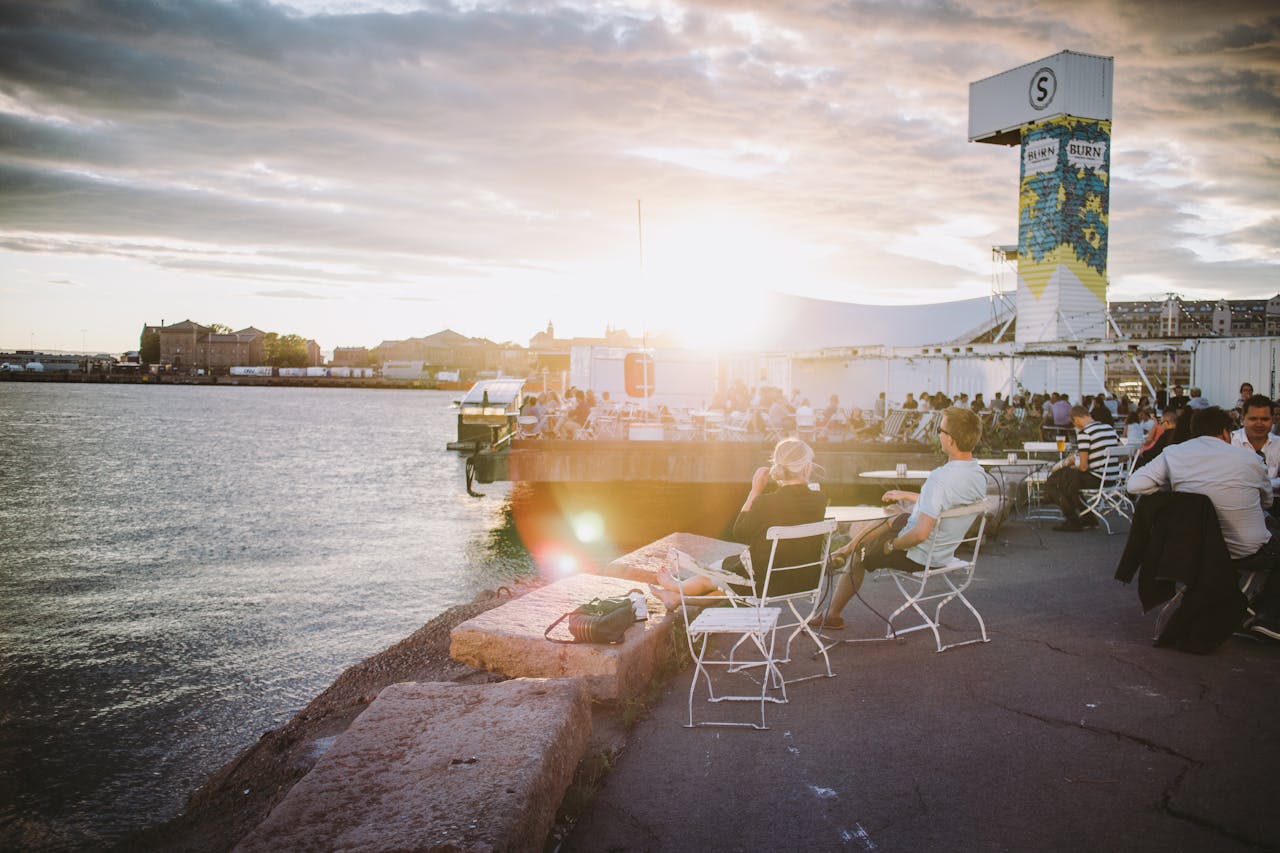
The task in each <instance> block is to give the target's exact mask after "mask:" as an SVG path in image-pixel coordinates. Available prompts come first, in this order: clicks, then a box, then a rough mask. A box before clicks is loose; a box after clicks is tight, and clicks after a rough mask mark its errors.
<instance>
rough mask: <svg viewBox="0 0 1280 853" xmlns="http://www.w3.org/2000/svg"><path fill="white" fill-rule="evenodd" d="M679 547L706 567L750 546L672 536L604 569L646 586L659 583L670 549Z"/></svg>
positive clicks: (624, 556) (698, 537) (685, 536)
mask: <svg viewBox="0 0 1280 853" xmlns="http://www.w3.org/2000/svg"><path fill="white" fill-rule="evenodd" d="M673 547H674V548H679V549H680V550H681V551H684V552H685V553H686V554H689V555H690V556H692V557H693V558H694V559H695V560H697V561H698V562H699V563H702V564H703V565H708V564H710V563H714V562H715V561H716V560H722V559H724V558H725V557H728V556H730V555H731V554H741V553H742V551H743V550H744V549H745V548H746V547H747V546H746V545H742V544H740V543H737V542H726V541H725V540H723V539H712V538H710V537H709V536H699V535H698V534H696V533H672V534H669V535H667V536H664V537H662V538H661V539H659V540H657V541H656V542H650V543H649V544H648V545H645V546H644V547H643V548H638V549H636V550H635V551H632V552H631V553H630V554H623V555H622V556H621V557H619V558H618V559H616V560H614V561H613V562H612V563H610V564H609V565H608V566H606V567H605V569H604V574H606V575H610V576H612V577H618V578H630V579H632V580H637V581H642V582H644V583H654V582H655V581H656V580H657V575H658V569H660V568H662V564H663V562H664V561H665V560H666V558H667V549H668V548H673Z"/></svg>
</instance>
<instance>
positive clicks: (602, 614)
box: [542, 590, 641, 645]
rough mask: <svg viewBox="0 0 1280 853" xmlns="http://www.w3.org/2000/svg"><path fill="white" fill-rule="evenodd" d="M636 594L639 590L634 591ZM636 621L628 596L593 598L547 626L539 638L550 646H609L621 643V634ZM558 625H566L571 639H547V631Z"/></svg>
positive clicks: (632, 603)
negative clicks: (565, 623)
mask: <svg viewBox="0 0 1280 853" xmlns="http://www.w3.org/2000/svg"><path fill="white" fill-rule="evenodd" d="M636 591H637V592H639V590H636ZM639 621H641V620H640V619H637V618H636V612H635V605H634V602H632V600H631V598H630V596H627V595H619V596H615V597H613V598H599V597H597V598H593V599H591V600H590V601H588V602H587V603H586V604H582V605H579V606H578V607H575V608H574V609H573V610H570V611H569V612H568V613H566V614H564V615H563V616H561V617H560V618H559V619H557V620H556V621H554V622H552V623H551V624H550V625H548V626H547V630H545V631H543V632H542V636H543V637H545V638H546V639H548V640H550V641H551V642H553V643H601V644H606V645H612V644H617V643H621V642H622V637H623V634H625V633H626V632H627V629H628V628H630V627H631V625H632V623H635V622H639ZM561 622H567V623H568V628H569V633H570V635H572V637H573V639H572V640H562V639H559V638H558V637H553V636H551V631H552V630H553V629H554V628H555V627H556V626H557V625H559V624H560V623H561Z"/></svg>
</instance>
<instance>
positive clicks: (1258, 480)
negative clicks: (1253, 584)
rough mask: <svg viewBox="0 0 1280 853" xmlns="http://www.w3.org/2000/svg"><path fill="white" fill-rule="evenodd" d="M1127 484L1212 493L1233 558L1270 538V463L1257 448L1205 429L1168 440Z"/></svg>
mask: <svg viewBox="0 0 1280 853" xmlns="http://www.w3.org/2000/svg"><path fill="white" fill-rule="evenodd" d="M1128 488H1129V491H1130V492H1132V493H1133V494H1135V495H1149V494H1151V493H1153V492H1160V491H1170V490H1172V491H1175V492H1191V493H1193V494H1197V495H1204V496H1206V497H1207V498H1209V500H1211V501H1213V508H1214V509H1215V510H1217V513H1218V523H1219V524H1220V525H1221V526H1222V538H1223V539H1225V540H1226V542H1227V550H1228V551H1229V552H1231V557H1232V559H1236V560H1238V559H1240V558H1241V557H1248V556H1249V555H1251V554H1254V553H1256V552H1257V550H1258V549H1259V548H1261V547H1262V546H1263V545H1264V544H1265V543H1266V542H1267V541H1268V540H1270V539H1271V532H1270V531H1269V530H1267V522H1266V518H1265V516H1264V514H1263V512H1262V509H1263V507H1268V506H1271V481H1270V479H1269V478H1268V477H1267V469H1266V467H1265V466H1264V465H1263V464H1262V460H1261V459H1259V458H1258V455H1257V454H1256V453H1254V452H1253V451H1252V450H1244V449H1243V448H1240V447H1235V446H1233V445H1230V444H1228V443H1227V442H1225V441H1223V440H1222V439H1220V438H1214V437H1213V436H1208V435H1202V436H1200V437H1199V438H1192V439H1189V440H1187V441H1184V442H1182V444H1171V445H1169V446H1168V447H1166V448H1165V449H1164V450H1163V451H1162V452H1161V453H1160V455H1159V456H1157V457H1156V458H1155V459H1153V460H1151V461H1150V462H1148V463H1147V464H1146V465H1143V466H1142V467H1141V468H1139V469H1138V470H1137V471H1134V472H1133V473H1132V474H1130V475H1129V486H1128Z"/></svg>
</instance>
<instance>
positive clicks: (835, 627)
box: [809, 616, 844, 631]
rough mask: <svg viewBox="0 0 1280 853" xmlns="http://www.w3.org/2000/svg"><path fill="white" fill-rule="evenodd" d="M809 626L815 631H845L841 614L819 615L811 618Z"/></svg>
mask: <svg viewBox="0 0 1280 853" xmlns="http://www.w3.org/2000/svg"><path fill="white" fill-rule="evenodd" d="M809 627H810V628H813V629H814V630H815V631H824V630H825V631H843V630H844V620H843V619H841V618H840V617H839V616H826V617H822V616H819V617H818V618H816V619H810V620H809Z"/></svg>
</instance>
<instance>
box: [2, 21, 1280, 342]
mask: <svg viewBox="0 0 1280 853" xmlns="http://www.w3.org/2000/svg"><path fill="white" fill-rule="evenodd" d="M1061 50H1075V51H1080V52H1086V53H1096V54H1102V55H1107V56H1114V57H1115V78H1114V79H1115V82H1114V97H1115V99H1114V111H1113V116H1114V126H1113V131H1112V145H1113V148H1112V155H1111V172H1112V189H1111V220H1110V239H1111V246H1110V256H1109V274H1110V280H1111V286H1110V298H1111V299H1113V300H1114V299H1142V298H1162V297H1163V296H1164V294H1165V293H1167V292H1176V293H1179V294H1180V295H1182V296H1183V297H1184V298H1219V297H1227V298H1249V297H1269V296H1272V295H1274V294H1275V293H1277V292H1280V210H1278V204H1280V11H1276V8H1275V6H1274V4H1271V3H1263V2H1247V3H1246V2H1236V0H1222V2H1215V3H1204V2H1197V3H1183V2H1177V0H1162V2H1098V0H1077V2H1072V3H1046V4H1033V3H1024V2H977V0H951V2H920V0H884V2H860V1H859V0H854V2H845V3H837V2H830V0H826V1H825V2H805V0H794V2H790V0H778V1H777V2H772V3H732V2H721V0H706V2H685V3H679V2H639V0H634V2H628V0H612V1H611V2H570V3H552V2H538V0H530V2H519V3H516V2H511V3H507V2H496V0H495V1H494V2H486V0H474V1H473V2H452V3H450V2H409V0H368V1H367V2H341V0H314V2H294V3H290V4H284V3H273V2H266V0H253V1H252V2H213V0H99V2H77V1H76V0H32V1H31V2H23V0H3V2H0V348H24V349H25V348H31V347H34V348H36V349H63V350H81V349H88V350H92V351H105V352H120V351H123V350H127V349H134V348H136V347H137V345H138V335H139V332H140V330H141V327H142V325H143V324H144V323H151V324H155V323H159V322H161V321H164V322H168V323H173V322H177V321H180V320H183V319H188V318H189V319H193V320H196V321H197V322H201V323H206V324H208V323H215V322H216V323H222V324H225V325H227V326H230V327H232V328H233V329H239V328H242V327H245V326H249V325H254V326H257V327H258V328H261V329H265V330H269V331H277V332H280V333H282V334H289V333H294V334H300V335H303V336H304V337H308V338H314V339H315V340H317V341H318V342H319V343H320V345H321V347H322V348H323V349H325V350H330V349H332V348H333V347H335V346H372V345H375V344H377V343H378V342H380V341H382V340H384V339H391V340H394V339H400V338H405V337H413V336H421V335H427V334H431V333H433V332H436V331H439V330H441V329H444V328H452V329H454V330H456V331H458V332H461V333H462V334H465V335H471V336H480V337H488V338H491V339H493V340H495V341H505V340H512V341H516V342H518V343H521V344H527V343H528V340H529V338H530V337H531V336H532V335H533V334H534V333H535V332H537V331H540V330H542V329H543V328H545V326H546V324H547V323H548V321H553V322H554V323H555V330H556V333H557V335H558V336H562V337H563V336H574V335H583V336H591V335H600V334H602V333H603V331H604V329H605V328H606V326H613V327H620V328H625V329H627V330H628V331H630V332H632V333H636V334H638V333H641V332H643V331H651V332H652V331H659V330H667V331H672V332H676V333H678V334H684V335H685V336H686V338H687V339H688V340H690V341H691V342H697V341H702V342H704V343H708V344H711V343H715V344H728V343H729V342H731V341H732V340H733V338H734V336H735V335H741V334H743V333H744V330H746V329H748V328H751V324H750V323H748V322H746V321H745V319H743V318H744V317H745V316H746V315H747V314H749V313H750V312H751V310H752V308H753V306H758V305H760V304H762V295H763V294H764V293H766V292H767V291H780V292H784V293H792V294H798V295H802V296H809V297H815V298H823V299H836V300H841V301H846V302H855V303H866V304H911V303H917V302H922V301H928V302H937V301H949V300H957V299H964V298H972V297H979V296H985V295H987V294H989V293H990V292H991V289H992V281H993V263H992V260H991V247H992V246H993V245H997V244H1011V243H1016V242H1017V203H1018V199H1017V195H1018V165H1019V163H1018V150H1017V149H1016V148H1008V147H1003V146H996V145H984V144H974V143H970V142H968V141H967V138H966V137H967V123H968V84H969V83H971V82H973V81H975V80H979V79H982V78H984V77H987V76H990V75H992V74H996V73H999V72H1001V71H1005V70H1007V69H1011V68H1014V67H1016V66H1019V65H1022V64H1025V63H1028V62H1032V61H1034V60H1036V59H1039V58H1042V57H1045V56H1049V55H1051V54H1054V53H1057V52H1059V51H1061Z"/></svg>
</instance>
